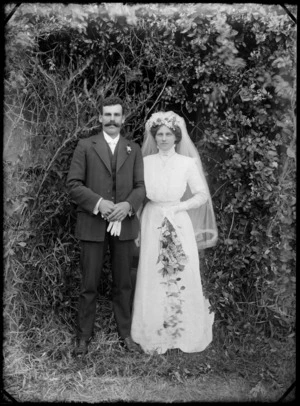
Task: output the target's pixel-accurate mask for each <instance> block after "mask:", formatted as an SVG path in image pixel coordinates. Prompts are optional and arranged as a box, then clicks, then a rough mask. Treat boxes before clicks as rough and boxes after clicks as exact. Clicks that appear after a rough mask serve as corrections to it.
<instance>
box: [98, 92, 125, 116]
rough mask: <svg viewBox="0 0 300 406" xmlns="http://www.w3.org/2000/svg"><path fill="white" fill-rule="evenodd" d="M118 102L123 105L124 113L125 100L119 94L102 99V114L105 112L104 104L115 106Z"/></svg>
mask: <svg viewBox="0 0 300 406" xmlns="http://www.w3.org/2000/svg"><path fill="white" fill-rule="evenodd" d="M116 104H120V105H121V106H122V113H123V114H124V112H125V107H124V103H123V100H122V99H120V97H118V96H109V97H106V98H105V99H103V100H102V103H101V107H100V112H101V114H103V107H104V106H115V105H116Z"/></svg>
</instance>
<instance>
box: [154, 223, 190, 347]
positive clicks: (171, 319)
mask: <svg viewBox="0 0 300 406" xmlns="http://www.w3.org/2000/svg"><path fill="white" fill-rule="evenodd" d="M160 228H161V237H160V250H159V255H158V259H157V263H161V264H162V268H160V269H159V273H161V274H162V276H163V278H165V279H166V280H165V281H162V282H161V283H162V284H163V285H165V286H166V300H167V303H168V304H166V307H165V313H164V314H165V316H164V321H163V325H162V328H160V329H159V330H157V333H158V335H161V334H162V331H163V330H164V331H166V332H167V333H168V334H170V335H171V336H172V337H174V339H176V337H178V336H180V335H181V331H182V330H183V328H181V327H180V324H181V323H182V321H181V318H180V315H182V303H183V299H182V298H181V292H182V291H183V290H184V289H185V286H183V285H182V286H179V283H180V281H181V278H180V277H179V272H182V271H183V270H184V268H185V265H186V263H187V256H186V254H185V252H184V251H183V248H182V244H181V242H180V240H179V238H178V235H177V233H176V230H175V228H174V226H173V224H172V223H171V222H170V220H169V219H168V218H167V217H165V218H164V220H163V222H162V225H161V227H160Z"/></svg>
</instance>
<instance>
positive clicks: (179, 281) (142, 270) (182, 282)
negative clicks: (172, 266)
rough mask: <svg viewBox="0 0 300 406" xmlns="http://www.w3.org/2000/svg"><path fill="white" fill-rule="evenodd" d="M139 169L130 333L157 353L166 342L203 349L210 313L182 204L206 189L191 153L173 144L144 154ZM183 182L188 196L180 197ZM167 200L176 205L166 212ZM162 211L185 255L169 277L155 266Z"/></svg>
mask: <svg viewBox="0 0 300 406" xmlns="http://www.w3.org/2000/svg"><path fill="white" fill-rule="evenodd" d="M144 173H145V186H146V193H147V197H148V199H149V200H150V201H149V202H148V203H147V204H146V205H145V207H144V209H143V212H142V216H141V238H140V258H139V265H138V270H137V280H136V289H135V297H134V304H133V318H132V327H131V336H132V338H133V340H134V341H135V342H136V343H138V344H140V345H141V347H142V349H143V350H144V351H145V352H146V353H153V352H157V353H159V354H163V353H165V352H166V351H167V350H168V349H172V348H179V349H181V350H182V351H183V352H187V353H192V352H199V351H203V350H204V349H205V348H206V347H207V346H208V344H209V343H210V342H211V341H212V325H213V321H214V314H213V313H212V312H210V310H209V302H208V300H207V299H206V298H205V297H204V296H203V292H202V284H201V277H200V269H199V257H198V248H197V245H196V240H195V236H194V231H193V225H192V222H191V220H190V217H189V215H188V213H187V211H186V209H192V208H196V207H199V206H200V205H201V204H203V203H204V202H205V201H206V199H207V193H206V191H205V188H204V187H202V185H201V179H200V175H199V172H198V170H197V166H196V164H195V161H194V160H193V158H189V157H186V156H183V155H179V154H177V153H176V152H175V150H174V149H172V150H171V151H169V153H168V154H167V156H165V155H163V154H162V153H161V151H160V152H159V153H157V154H154V155H149V156H146V157H145V158H144ZM187 184H188V185H189V186H190V189H191V191H192V193H193V194H194V196H193V197H192V198H191V199H189V200H188V201H186V202H185V203H180V199H181V198H182V196H183V194H184V192H185V190H186V186H187ZM178 205H179V206H178ZM172 206H177V207H178V208H180V209H181V211H179V212H177V213H176V214H175V215H173V216H172V209H170V208H171V207H172ZM182 209H185V210H182ZM165 215H167V217H168V218H169V219H170V221H171V223H172V225H173V226H174V227H175V230H176V233H177V235H178V238H179V240H180V242H181V244H182V248H183V251H184V252H185V254H186V256H187V262H186V265H185V267H184V269H183V271H181V272H178V273H177V274H176V276H175V277H174V276H168V275H167V276H163V275H162V273H161V272H159V271H160V269H161V268H162V265H161V263H158V257H159V252H160V238H161V232H162V229H161V225H162V222H163V220H164V217H165ZM170 321H171V322H170Z"/></svg>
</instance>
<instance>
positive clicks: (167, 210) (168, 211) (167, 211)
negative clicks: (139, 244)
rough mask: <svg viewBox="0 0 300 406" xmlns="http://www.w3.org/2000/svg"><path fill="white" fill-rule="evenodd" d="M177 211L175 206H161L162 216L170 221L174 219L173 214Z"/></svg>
mask: <svg viewBox="0 0 300 406" xmlns="http://www.w3.org/2000/svg"><path fill="white" fill-rule="evenodd" d="M177 211H178V207H177V206H170V207H163V209H162V212H163V216H164V217H167V218H168V219H169V220H171V221H175V215H176V213H177Z"/></svg>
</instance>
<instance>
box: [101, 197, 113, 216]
mask: <svg viewBox="0 0 300 406" xmlns="http://www.w3.org/2000/svg"><path fill="white" fill-rule="evenodd" d="M114 207H115V204H114V203H113V202H112V201H110V200H105V199H102V200H101V202H100V204H99V211H100V213H101V214H102V216H103V217H104V218H105V219H107V217H108V216H109V215H110V213H111V212H112V211H113V210H114Z"/></svg>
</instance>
